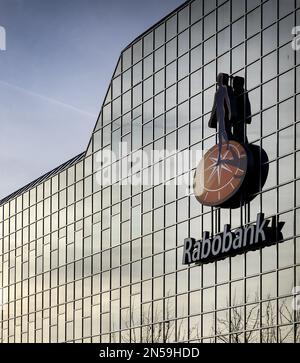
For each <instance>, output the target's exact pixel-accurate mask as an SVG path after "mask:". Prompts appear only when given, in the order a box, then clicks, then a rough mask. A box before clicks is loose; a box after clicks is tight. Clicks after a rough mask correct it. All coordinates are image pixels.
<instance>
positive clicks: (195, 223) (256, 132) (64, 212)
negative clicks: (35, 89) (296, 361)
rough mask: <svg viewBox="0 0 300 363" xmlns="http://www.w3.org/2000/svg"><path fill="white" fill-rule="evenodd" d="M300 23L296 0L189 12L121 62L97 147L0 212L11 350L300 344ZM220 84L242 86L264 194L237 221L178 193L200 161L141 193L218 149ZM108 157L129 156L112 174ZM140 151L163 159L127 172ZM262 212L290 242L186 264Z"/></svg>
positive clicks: (2, 334)
mask: <svg viewBox="0 0 300 363" xmlns="http://www.w3.org/2000/svg"><path fill="white" fill-rule="evenodd" d="M297 24H299V25H300V1H299V0H284V1H282V0H267V1H263V0H227V1H226V0H218V1H217V0H194V1H188V2H186V3H184V4H183V5H182V6H181V7H180V8H178V9H176V10H175V11H174V12H173V13H171V14H170V15H168V16H167V17H166V18H164V19H163V20H162V21H160V22H159V23H158V24H156V25H155V26H153V27H152V28H151V29H149V30H148V31H146V32H145V33H144V34H142V35H141V36H140V37H138V38H137V39H136V40H135V41H134V42H132V44H130V45H129V46H128V47H127V48H126V49H125V50H124V51H123V52H122V53H121V56H120V59H119V61H118V64H117V66H116V69H115V72H114V75H113V77H112V81H111V84H110V85H109V88H108V92H107V95H106V98H105V101H104V103H103V106H102V108H101V112H100V115H99V118H98V120H97V123H96V126H95V129H94V131H93V134H92V137H91V140H90V143H89V145H88V147H87V150H86V151H85V152H84V153H83V154H80V155H78V156H77V157H76V158H74V159H73V160H70V161H69V162H67V163H65V164H64V165H62V166H60V167H59V168H57V169H55V170H53V171H52V172H50V173H48V174H47V175H45V176H43V177H41V178H40V179H38V180H37V181H35V182H33V183H31V184H30V185H28V186H26V187H24V188H23V189H21V190H19V191H17V192H16V193H14V194H12V195H11V196H8V197H7V198H5V199H3V200H2V201H1V202H0V287H1V295H2V300H3V303H2V307H1V308H0V339H1V341H2V342H65V341H66V342H187V341H190V342H300V312H299V310H297V309H295V306H294V305H293V302H294V300H295V296H294V295H293V289H294V291H295V287H296V286H300V239H299V234H300V227H299V225H300V224H299V221H300V209H299V208H300V189H299V186H300V162H299V160H300V137H299V133H300V123H299V121H300V66H299V58H300V52H297V51H294V50H293V48H292V39H293V38H292V35H291V32H292V28H293V27H294V26H296V25H297ZM219 72H224V73H228V74H230V75H238V76H241V77H244V78H245V80H246V86H247V90H248V92H249V98H250V102H251V106H252V123H251V125H248V129H247V134H248V139H249V142H250V143H252V144H255V145H259V146H261V147H263V148H264V150H265V151H266V152H267V154H268V157H269V177H268V180H267V182H266V184H265V186H264V188H263V190H262V191H261V192H260V193H258V195H257V196H256V198H255V199H254V200H253V201H252V202H251V203H249V204H247V205H245V206H243V207H241V208H238V209H233V210H230V209H220V208H210V207H205V206H202V205H201V204H199V203H198V202H197V201H196V199H195V196H194V195H193V193H192V191H189V192H187V189H186V188H185V187H183V186H182V183H180V181H179V179H180V178H182V177H187V178H190V177H192V176H193V174H194V171H195V168H196V165H197V163H192V162H191V163H188V165H185V166H184V167H183V168H180V171H179V170H178V168H174V170H176V172H175V173H173V174H172V173H171V174H172V175H170V179H169V180H168V183H166V182H162V183H159V182H158V183H156V182H154V181H153V180H152V182H150V183H149V182H148V183H134V182H133V179H134V178H135V177H136V176H137V175H138V176H139V177H141V178H142V179H143V176H144V174H145V175H146V174H147V172H148V171H149V170H150V171H151V175H152V177H153V178H154V179H155V177H156V173H158V170H160V169H161V168H162V169H164V168H165V167H166V165H167V162H168V158H172V160H173V162H175V164H176V162H178V160H177V155H179V153H180V152H181V151H183V150H189V151H196V150H207V149H208V148H210V147H212V146H213V145H215V144H216V141H217V137H216V133H215V130H213V129H209V128H208V126H207V124H208V120H209V117H210V112H211V108H212V104H213V97H214V93H215V90H216V75H217V73H219ZM120 143H122V144H121V148H124V150H123V149H122V150H121V152H120ZM125 145H126V147H125ZM105 150H114V151H116V152H118V155H119V157H118V158H117V159H112V160H110V162H107V160H106V161H105V162H104V160H103V159H102V157H101V155H103V153H102V154H101V151H102V152H103V151H105ZM134 150H143V151H144V152H145V153H146V154H147V153H151V151H152V150H159V151H162V154H161V155H162V156H161V157H160V158H159V159H156V158H153V159H152V160H151V161H150V162H148V163H146V162H145V163H142V167H141V168H139V170H134V169H132V173H130V172H129V173H128V169H129V166H128V164H130V163H131V164H132V161H130V155H131V154H132V152H133V151H134ZM99 155H100V156H99ZM198 161H199V160H198ZM122 163H125V164H124V165H127V167H126V168H125V169H126V170H125V171H126V172H124V174H123V173H122V172H123V171H124V168H123V169H122V167H121V165H123V164H122ZM116 169H117V170H122V171H121V173H120V177H119V178H116V179H115V180H113V178H112V179H111V183H104V182H103V179H104V178H105V176H107V175H112V173H113V170H116ZM260 212H262V213H265V217H266V218H270V217H273V216H277V217H278V218H279V220H280V221H282V222H285V225H284V228H283V231H282V232H283V236H284V241H283V242H282V243H278V244H276V245H274V246H272V247H267V248H264V249H260V250H257V251H254V252H253V251H252V252H247V253H244V254H243V255H240V256H236V257H229V258H227V259H225V260H222V261H217V262H212V263H209V264H205V265H201V266H194V265H190V266H185V265H183V264H182V252H183V241H184V239H185V238H186V237H188V236H194V237H195V238H200V237H201V235H202V232H203V231H209V232H210V233H212V234H216V233H218V232H221V231H222V228H223V225H224V224H226V223H230V224H231V226H232V228H236V227H238V226H240V225H241V224H246V223H249V222H255V220H256V215H257V213H260ZM299 289H300V288H299Z"/></svg>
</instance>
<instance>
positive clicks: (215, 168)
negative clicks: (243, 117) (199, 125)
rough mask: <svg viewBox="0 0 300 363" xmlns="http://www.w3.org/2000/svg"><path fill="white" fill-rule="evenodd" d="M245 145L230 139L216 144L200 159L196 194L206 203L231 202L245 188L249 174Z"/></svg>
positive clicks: (198, 198) (195, 180) (195, 183)
mask: <svg viewBox="0 0 300 363" xmlns="http://www.w3.org/2000/svg"><path fill="white" fill-rule="evenodd" d="M247 167H248V157H247V153H246V150H245V148H244V147H243V146H242V145H241V144H239V143H238V142H236V141H233V140H230V141H229V143H228V144H227V143H223V144H222V148H221V150H219V145H215V146H214V147H212V148H211V149H210V150H209V151H208V152H207V153H206V154H205V155H204V157H203V159H202V160H201V161H200V163H199V165H198V167H197V169H196V172H195V176H194V193H195V197H196V198H197V200H198V201H199V202H200V203H201V204H203V205H206V206H218V205H221V204H222V203H224V202H226V201H228V200H229V199H230V198H231V197H233V195H234V194H235V193H236V192H237V191H238V190H239V189H240V188H241V186H242V184H243V181H244V178H245V176H246V173H247Z"/></svg>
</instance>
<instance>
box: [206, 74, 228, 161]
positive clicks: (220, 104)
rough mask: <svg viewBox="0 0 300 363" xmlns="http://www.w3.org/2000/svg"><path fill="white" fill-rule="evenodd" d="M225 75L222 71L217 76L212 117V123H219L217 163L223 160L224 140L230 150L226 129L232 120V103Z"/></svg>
mask: <svg viewBox="0 0 300 363" xmlns="http://www.w3.org/2000/svg"><path fill="white" fill-rule="evenodd" d="M223 76H224V74H223V73H220V74H218V77H217V85H218V89H217V92H216V94H215V99H214V105H213V109H212V113H211V119H210V125H216V123H217V124H218V135H219V144H218V145H219V155H218V160H217V165H218V164H219V163H220V160H221V151H222V145H223V140H224V141H225V142H226V143H227V150H229V135H228V134H227V130H226V129H227V128H228V124H229V122H230V120H231V104H230V100H229V95H228V90H227V87H226V85H224V77H223ZM225 106H226V107H227V110H226V109H225ZM226 111H227V112H226ZM226 116H227V117H226Z"/></svg>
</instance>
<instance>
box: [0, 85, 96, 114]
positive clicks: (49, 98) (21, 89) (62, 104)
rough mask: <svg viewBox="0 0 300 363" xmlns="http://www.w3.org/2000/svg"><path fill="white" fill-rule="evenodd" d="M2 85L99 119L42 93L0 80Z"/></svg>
mask: <svg viewBox="0 0 300 363" xmlns="http://www.w3.org/2000/svg"><path fill="white" fill-rule="evenodd" d="M0 83H1V84H3V85H5V86H7V87H10V88H13V89H15V90H17V91H19V92H23V93H26V94H28V95H30V96H33V97H38V98H40V99H42V100H45V101H47V102H51V103H54V104H56V105H59V106H62V107H65V108H68V109H70V110H73V111H75V112H79V113H81V114H83V115H86V116H90V117H95V118H97V115H94V114H92V113H90V112H88V111H85V110H82V109H80V108H77V107H75V106H72V105H69V104H67V103H64V102H61V101H59V100H56V99H54V98H51V97H47V96H44V95H41V94H40V93H36V92H33V91H29V90H28V89H25V88H23V87H19V86H16V85H14V84H11V83H8V82H5V81H3V80H0Z"/></svg>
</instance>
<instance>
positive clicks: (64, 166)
mask: <svg viewBox="0 0 300 363" xmlns="http://www.w3.org/2000/svg"><path fill="white" fill-rule="evenodd" d="M85 153H86V152H85V151H84V152H82V153H81V154H79V155H76V156H75V157H74V158H72V159H70V160H68V161H66V162H65V163H63V164H61V165H59V166H58V167H56V168H55V169H53V170H51V171H49V172H48V173H46V174H44V175H42V176H40V177H39V178H37V179H35V180H34V181H32V182H30V183H29V184H27V185H25V186H24V187H22V188H20V189H18V190H17V191H15V192H13V193H12V194H9V195H8V196H7V197H5V198H3V199H1V200H0V206H2V205H3V204H5V203H7V202H9V201H11V200H12V199H14V198H16V197H18V196H20V195H21V194H23V193H25V192H27V191H28V190H30V189H32V188H34V187H35V186H37V185H39V184H41V183H42V182H44V181H46V180H47V179H49V178H50V177H52V176H54V175H57V174H58V173H60V172H62V171H64V170H66V169H68V168H69V167H71V166H72V165H74V164H76V163H78V162H79V161H81V160H83V159H84V156H85Z"/></svg>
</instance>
